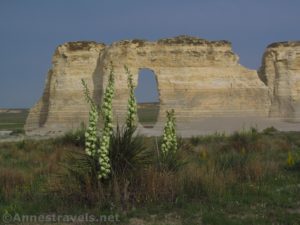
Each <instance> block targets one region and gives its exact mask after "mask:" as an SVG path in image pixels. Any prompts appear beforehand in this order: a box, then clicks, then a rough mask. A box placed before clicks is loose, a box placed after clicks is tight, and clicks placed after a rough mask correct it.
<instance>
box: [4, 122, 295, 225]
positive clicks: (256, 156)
mask: <svg viewBox="0 0 300 225" xmlns="http://www.w3.org/2000/svg"><path fill="white" fill-rule="evenodd" d="M83 142H84V140H83V136H82V133H80V132H79V133H77V134H68V135H66V136H65V137H63V138H58V139H52V140H43V141H30V140H26V141H21V142H17V143H1V144H0V214H2V215H4V214H10V215H15V214H16V213H18V214H34V215H37V214H45V213H54V214H82V213H91V214H94V215H99V214H101V213H102V214H103V213H108V214H109V213H118V214H119V215H120V218H121V221H122V222H120V223H117V224H133V225H143V224H149V225H150V224H187V225H190V224H192V225H193V224H214V225H215V224H220V225H224V224H230V225H238V224H241V225H242V224H243V225H244V224H249V225H251V224H265V225H269V224H276V225H277V224H278V225H281V224H284V225H288V224H289V225H297V224H300V154H299V153H300V133H299V132H286V133H283V132H279V131H276V130H275V129H273V128H269V129H266V130H265V131H264V132H261V133H258V132H257V131H256V130H255V129H253V130H250V131H244V132H241V133H235V134H233V135H230V136H225V135H223V134H214V135H210V136H199V137H193V138H190V139H179V144H180V148H179V151H178V155H177V160H179V161H180V162H181V164H179V165H178V168H177V169H175V170H160V169H159V168H158V167H157V161H156V160H155V159H156V157H157V149H156V142H155V140H154V139H153V138H144V139H143V143H144V145H145V146H146V147H147V148H148V149H149V150H150V151H151V152H152V155H153V156H154V157H153V163H152V164H150V165H149V166H148V167H147V168H146V169H145V170H143V171H142V173H138V172H137V173H136V174H135V177H134V178H133V179H132V180H130V183H129V200H128V202H126V204H125V203H122V202H121V203H120V204H119V205H118V204H117V203H116V202H115V200H114V199H113V198H111V197H110V195H109V193H106V192H105V193H104V196H108V197H106V198H104V197H102V198H101V199H98V198H96V197H95V196H97V195H94V194H97V192H99V191H100V190H92V189H89V188H83V186H82V185H78V183H74V182H72V177H68V178H66V177H63V179H61V176H62V174H63V171H64V170H65V168H66V167H65V166H63V165H65V164H64V163H65V162H67V158H68V152H70V150H72V151H77V152H83ZM82 182H83V181H82ZM107 185H108V186H109V184H107ZM108 186H107V187H103V190H106V189H105V188H109V187H108ZM84 187H86V186H84ZM103 190H102V191H103ZM102 194H103V193H102ZM0 216H1V215H0ZM0 218H1V217H0ZM89 224H91V223H89ZM108 224H113V223H108Z"/></svg>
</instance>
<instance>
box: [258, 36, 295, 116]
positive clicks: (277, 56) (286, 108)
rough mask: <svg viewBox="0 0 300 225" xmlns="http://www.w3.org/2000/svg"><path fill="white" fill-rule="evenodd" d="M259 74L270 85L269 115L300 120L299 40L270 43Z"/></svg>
mask: <svg viewBox="0 0 300 225" xmlns="http://www.w3.org/2000/svg"><path fill="white" fill-rule="evenodd" d="M259 75H260V77H261V79H262V80H263V81H264V82H265V84H266V85H267V86H268V87H269V92H270V96H271V102H272V105H271V108H270V116H271V117H279V118H285V119H288V120H289V121H294V122H296V121H300V41H298V42H297V41H295V42H278V43H273V44H271V45H269V46H268V47H267V49H266V51H265V53H264V56H263V62H262V67H261V69H260V71H259Z"/></svg>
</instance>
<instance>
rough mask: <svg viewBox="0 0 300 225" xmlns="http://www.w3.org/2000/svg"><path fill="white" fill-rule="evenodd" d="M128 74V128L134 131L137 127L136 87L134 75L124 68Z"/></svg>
mask: <svg viewBox="0 0 300 225" xmlns="http://www.w3.org/2000/svg"><path fill="white" fill-rule="evenodd" d="M124 68H125V71H126V73H127V84H128V89H129V99H128V104H127V118H126V126H127V128H129V129H132V130H134V129H135V127H136V125H137V103H136V98H135V95H134V89H135V85H134V84H133V78H132V74H131V72H130V71H129V69H128V67H127V66H124Z"/></svg>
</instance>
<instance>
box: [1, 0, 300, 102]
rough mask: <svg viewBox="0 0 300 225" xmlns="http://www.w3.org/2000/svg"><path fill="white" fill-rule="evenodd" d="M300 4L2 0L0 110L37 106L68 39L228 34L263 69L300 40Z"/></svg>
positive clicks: (273, 0) (290, 0)
mask: <svg viewBox="0 0 300 225" xmlns="http://www.w3.org/2000/svg"><path fill="white" fill-rule="evenodd" d="M299 9H300V1H299V0H285V1H283V0H251V1H249V0H185V1H183V0H180V1H179V0H178V1H177V0H107V1H106V0H49V1H46V0H44V1H43V0H26V1H25V0H19V1H17V0H0V44H1V50H0V108H3V107H14V108H16V107H31V106H32V105H33V104H34V103H35V102H36V101H37V100H38V99H39V98H40V96H41V95H42V92H43V88H44V83H45V78H46V73H47V71H48V69H49V68H50V66H51V57H52V54H53V52H54V50H55V47H56V46H57V45H59V44H62V43H64V42H67V41H77V40H94V41H98V42H104V43H107V44H109V43H111V42H114V41H118V40H122V39H133V38H141V39H148V40H156V39H159V38H164V37H172V36H176V35H181V34H186V35H192V36H198V37H201V38H206V39H211V40H220V39H226V40H229V41H231V42H232V43H233V49H234V51H235V52H236V53H238V55H239V56H240V62H241V64H243V65H245V66H247V67H250V68H253V69H257V68H258V67H259V65H260V62H261V57H262V54H263V51H264V49H265V47H266V46H267V45H268V44H270V43H271V42H276V41H285V40H299V39H300V29H299V22H300V13H299ZM140 95H141V96H140V98H143V97H145V96H146V95H147V94H145V93H144V94H143V93H142V94H140ZM143 95H144V96H143Z"/></svg>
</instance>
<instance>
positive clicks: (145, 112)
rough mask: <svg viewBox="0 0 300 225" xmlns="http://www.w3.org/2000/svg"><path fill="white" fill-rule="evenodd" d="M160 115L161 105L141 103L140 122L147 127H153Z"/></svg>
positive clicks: (139, 109) (139, 108)
mask: <svg viewBox="0 0 300 225" xmlns="http://www.w3.org/2000/svg"><path fill="white" fill-rule="evenodd" d="M158 113H159V103H139V104H138V117H139V122H140V123H141V124H142V125H143V126H145V127H153V125H154V123H155V122H156V120H157V117H158Z"/></svg>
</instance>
